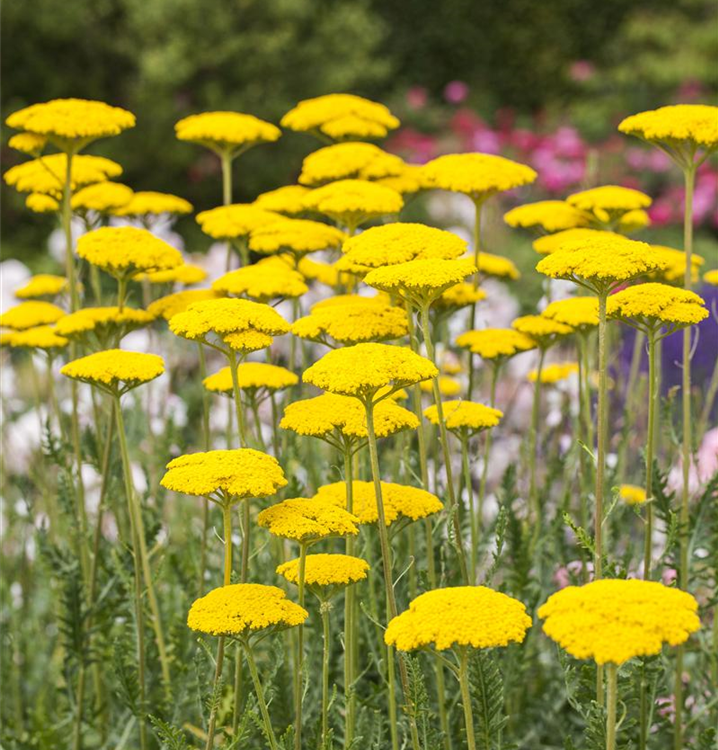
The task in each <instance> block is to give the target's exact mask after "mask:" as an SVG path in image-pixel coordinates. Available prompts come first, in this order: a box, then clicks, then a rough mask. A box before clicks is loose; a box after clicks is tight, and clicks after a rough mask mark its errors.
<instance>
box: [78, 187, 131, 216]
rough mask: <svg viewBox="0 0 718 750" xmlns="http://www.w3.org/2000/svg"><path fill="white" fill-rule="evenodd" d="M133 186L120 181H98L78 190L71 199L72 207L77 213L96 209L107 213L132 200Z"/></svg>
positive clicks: (101, 212) (97, 211) (100, 212)
mask: <svg viewBox="0 0 718 750" xmlns="http://www.w3.org/2000/svg"><path fill="white" fill-rule="evenodd" d="M132 195H133V193H132V188H130V187H127V185H122V184H121V183H119V182H111V181H107V182H98V183H95V184H94V185H88V186H87V187H84V188H82V189H81V190H78V191H77V192H76V193H75V194H74V195H73V196H72V198H71V199H70V207H71V208H72V210H73V211H74V212H75V213H78V214H84V213H86V212H87V211H95V212H96V213H99V214H107V213H110V212H112V211H114V210H115V209H118V208H119V207H120V206H124V205H126V204H127V203H129V202H130V200H132Z"/></svg>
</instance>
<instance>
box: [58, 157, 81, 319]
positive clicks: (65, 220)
mask: <svg viewBox="0 0 718 750" xmlns="http://www.w3.org/2000/svg"><path fill="white" fill-rule="evenodd" d="M73 156H74V154H73V152H72V151H68V152H67V172H66V173H65V183H64V185H63V190H62V229H63V231H64V233H65V269H66V273H67V283H68V286H69V287H70V311H71V312H75V311H76V310H78V309H79V307H80V297H79V293H78V289H77V278H76V271H75V255H74V252H73V247H72V208H71V202H72V159H73Z"/></svg>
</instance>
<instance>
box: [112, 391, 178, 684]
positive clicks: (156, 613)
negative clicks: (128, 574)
mask: <svg viewBox="0 0 718 750" xmlns="http://www.w3.org/2000/svg"><path fill="white" fill-rule="evenodd" d="M115 417H116V419H117V434H118V436H119V440H120V451H121V454H122V466H123V469H124V472H125V488H126V492H127V503H128V513H129V516H130V523H131V524H134V534H135V537H136V538H135V542H136V543H137V546H136V547H134V543H133V552H134V555H135V561H136V560H137V556H138V555H139V562H140V565H141V571H142V575H143V577H144V583H145V587H146V588H147V598H148V600H149V604H150V613H151V614H152V629H153V630H154V633H155V641H156V642H157V652H158V654H159V659H160V665H161V670H162V683H163V685H164V689H165V693H166V695H167V697H168V698H169V697H170V685H171V683H170V667H169V658H168V656H167V646H166V645H165V636H164V632H163V630H162V620H161V617H160V608H159V604H158V602H157V594H156V593H155V585H154V579H153V578H152V571H151V569H150V558H149V554H148V552H147V542H146V540H145V524H144V521H143V520H142V510H141V508H140V503H139V500H138V498H137V495H136V493H135V490H134V485H133V482H132V469H131V465H130V453H129V450H128V447H127V433H126V432H125V422H124V419H123V417H122V408H121V406H120V397H119V395H118V394H115Z"/></svg>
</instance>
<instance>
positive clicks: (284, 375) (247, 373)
mask: <svg viewBox="0 0 718 750" xmlns="http://www.w3.org/2000/svg"><path fill="white" fill-rule="evenodd" d="M237 380H238V381H239V388H240V390H243V391H251V392H254V393H256V392H257V391H272V392H274V391H281V390H283V389H284V388H289V387H290V386H293V385H296V384H297V383H298V382H299V378H298V377H297V376H296V375H295V374H294V373H293V372H290V371H289V370H287V369H286V367H279V366H278V365H269V364H265V363H264V362H242V363H241V364H240V365H238V366H237ZM202 385H204V387H205V388H206V389H207V390H208V391H212V392H213V393H227V394H230V395H231V394H232V390H233V386H232V371H231V370H230V369H229V367H223V368H222V369H221V370H220V371H219V372H216V373H215V374H214V375H210V376H209V377H207V378H205V379H204V380H203V381H202Z"/></svg>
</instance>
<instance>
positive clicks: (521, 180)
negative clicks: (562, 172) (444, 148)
mask: <svg viewBox="0 0 718 750" xmlns="http://www.w3.org/2000/svg"><path fill="white" fill-rule="evenodd" d="M536 176H537V175H536V172H534V170H533V169H531V167H527V166H525V165H524V164H519V163H517V162H515V161H511V159H505V158H504V157H503V156H493V155H491V154H477V153H474V154H447V155H446V156H440V157H439V158H438V159H433V160H432V161H430V162H428V163H427V164H425V165H424V168H423V169H422V182H423V186H424V187H425V188H439V189H441V190H451V191H453V192H455V193H463V194H464V195H468V196H469V197H470V198H471V199H472V200H474V201H479V200H483V199H484V198H487V197H489V196H491V195H493V194H494V193H500V192H503V191H505V190H512V189H513V188H515V187H520V186H521V185H529V184H530V183H532V182H533V181H534V180H535V179H536Z"/></svg>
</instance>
